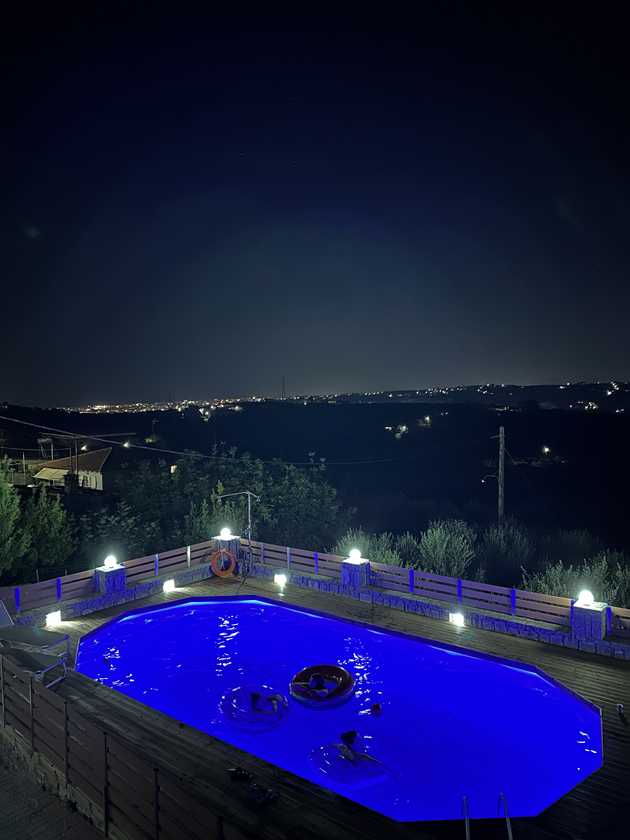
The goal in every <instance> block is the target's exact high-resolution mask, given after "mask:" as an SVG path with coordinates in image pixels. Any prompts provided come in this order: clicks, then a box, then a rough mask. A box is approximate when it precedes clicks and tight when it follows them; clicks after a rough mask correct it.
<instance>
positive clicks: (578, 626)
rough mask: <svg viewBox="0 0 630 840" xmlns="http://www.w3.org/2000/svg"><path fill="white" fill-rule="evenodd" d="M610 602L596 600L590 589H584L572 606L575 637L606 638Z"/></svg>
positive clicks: (590, 639) (588, 639) (595, 639)
mask: <svg viewBox="0 0 630 840" xmlns="http://www.w3.org/2000/svg"><path fill="white" fill-rule="evenodd" d="M607 612H608V604H605V603H603V602H600V601H596V600H595V596H594V595H593V593H592V592H591V591H590V589H582V591H581V592H580V594H579V595H578V598H577V601H574V602H573V606H572V608H571V633H572V635H573V637H574V638H575V639H580V640H585V641H589V642H590V641H593V642H599V641H601V640H602V639H605V638H606V633H607V620H606V616H607Z"/></svg>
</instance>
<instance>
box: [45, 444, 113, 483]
mask: <svg viewBox="0 0 630 840" xmlns="http://www.w3.org/2000/svg"><path fill="white" fill-rule="evenodd" d="M111 452H112V448H111V446H109V447H107V448H105V449H95V450H94V451H93V452H80V453H79V457H78V469H79V470H80V471H81V472H99V473H100V472H101V470H102V469H103V465H104V464H105V461H107V459H108V458H109V456H110V455H111ZM41 468H42V469H43V470H44V469H46V470H62V471H63V472H70V470H71V469H72V470H74V469H76V468H77V459H76V458H74V457H73V458H72V459H70V458H56V459H55V460H54V461H46V463H44V464H42V465H41ZM36 478H37V476H36Z"/></svg>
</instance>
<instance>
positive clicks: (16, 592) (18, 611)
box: [13, 586, 21, 615]
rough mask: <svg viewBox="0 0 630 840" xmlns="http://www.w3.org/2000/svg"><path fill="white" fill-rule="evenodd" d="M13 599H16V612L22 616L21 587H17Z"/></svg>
mask: <svg viewBox="0 0 630 840" xmlns="http://www.w3.org/2000/svg"><path fill="white" fill-rule="evenodd" d="M13 597H14V599H15V611H16V613H17V614H18V615H19V614H20V600H21V591H20V587H19V586H16V587H15V589H14V590H13Z"/></svg>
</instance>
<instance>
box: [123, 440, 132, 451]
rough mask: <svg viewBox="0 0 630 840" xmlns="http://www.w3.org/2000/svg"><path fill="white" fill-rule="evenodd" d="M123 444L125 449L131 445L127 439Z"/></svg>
mask: <svg viewBox="0 0 630 840" xmlns="http://www.w3.org/2000/svg"><path fill="white" fill-rule="evenodd" d="M123 446H124V447H125V449H129V447H130V446H131V443H129V441H128V440H126V441H125V442H124V443H123Z"/></svg>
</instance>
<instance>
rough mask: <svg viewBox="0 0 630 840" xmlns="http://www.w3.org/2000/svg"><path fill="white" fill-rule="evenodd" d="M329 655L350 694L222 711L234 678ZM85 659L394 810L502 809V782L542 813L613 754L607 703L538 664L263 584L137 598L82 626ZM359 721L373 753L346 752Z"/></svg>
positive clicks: (281, 671)
mask: <svg viewBox="0 0 630 840" xmlns="http://www.w3.org/2000/svg"><path fill="white" fill-rule="evenodd" d="M323 662H330V663H338V664H340V665H343V666H344V667H345V668H347V669H348V670H349V671H350V672H351V673H352V674H353V676H354V678H355V680H356V690H355V692H354V695H353V696H352V697H351V698H350V699H349V700H348V701H347V702H346V703H345V704H343V705H341V706H337V707H335V708H331V709H325V710H323V709H322V710H320V709H316V710H313V709H310V708H307V707H305V706H303V705H301V704H300V703H298V702H296V701H295V700H293V699H290V700H289V709H288V712H287V714H286V715H285V716H284V717H283V718H282V719H281V720H280V721H279V722H277V723H275V722H274V721H272V722H271V723H270V725H269V728H263V730H262V731H252V730H251V728H249V729H248V728H247V727H245V728H243V727H242V725H241V724H240V723H239V722H234V721H233V720H231V719H230V718H228V717H226V715H225V714H224V711H223V709H224V708H225V703H223V705H222V698H223V697H225V696H226V695H227V694H229V693H230V692H231V691H232V690H233V689H235V688H238V687H239V686H248V687H249V686H256V685H259V684H260V685H267V686H270V687H271V688H273V689H275V690H278V691H280V692H282V693H284V694H288V683H289V680H290V679H291V677H292V676H293V675H294V674H295V673H296V672H297V671H299V670H300V669H301V668H303V667H304V666H306V665H311V664H316V663H323ZM77 670H79V671H81V672H83V673H84V674H86V675H87V676H89V677H92V678H94V679H96V680H99V681H100V682H101V683H103V685H106V686H110V687H111V688H114V689H116V690H117V691H120V692H122V693H124V694H127V695H129V696H130V697H133V698H135V699H136V700H139V701H140V702H142V703H146V704H147V705H149V706H152V707H153V708H155V709H159V710H160V711H162V712H165V713H167V714H169V715H172V716H173V717H174V718H177V719H178V720H180V721H183V722H184V723H186V724H189V725H190V726H195V727H197V728H198V729H201V730H203V731H205V732H208V733H209V734H211V735H213V736H216V737H218V738H221V739H223V740H225V741H227V742H229V743H231V744H234V745H235V746H237V747H240V748H241V749H243V750H246V751H248V752H250V753H253V754H254V755H257V756H259V757H260V758H263V759H265V760H267V761H269V762H271V763H273V764H276V765H278V766H279V767H282V768H284V769H286V770H289V771H291V772H293V773H295V774H297V775H299V776H302V777H303V778H306V779H309V780H310V781H312V782H315V783H316V784H319V785H323V786H324V787H327V788H329V789H331V790H334V791H336V792H337V793H339V794H341V795H343V796H345V797H347V798H349V799H352V800H354V801H356V802H359V803H361V804H362V805H365V806H366V807H368V808H372V809H373V810H375V811H380V812H381V813H383V814H386V815H387V816H389V817H392V818H393V819H395V820H443V819H459V818H460V817H461V808H462V797H463V796H464V795H465V796H467V797H468V802H469V808H470V814H471V817H473V818H481V817H496V816H497V803H498V798H499V793H500V792H504V793H505V795H506V798H507V802H508V806H509V810H510V813H511V814H512V815H513V816H528V815H534V814H537V813H539V812H540V811H541V810H542V809H543V808H545V807H546V806H547V805H549V804H551V803H552V802H554V801H555V800H556V799H558V798H559V797H560V796H562V795H563V794H564V793H566V792H567V791H568V790H570V789H571V788H572V787H573V786H574V785H576V784H578V783H579V782H580V781H582V780H583V779H584V778H586V776H588V775H589V774H590V773H592V772H594V771H595V770H597V769H598V768H599V767H600V766H601V764H602V741H601V721H600V712H599V710H598V709H597V708H596V707H595V706H592V705H590V704H588V703H586V702H585V701H584V700H581V699H580V698H579V697H577V696H576V695H575V694H573V693H571V692H570V691H568V690H567V689H565V688H563V687H562V686H561V685H559V684H558V683H556V682H554V681H553V680H551V679H550V678H548V677H547V676H546V675H544V674H543V673H542V672H540V671H538V670H536V669H535V668H531V667H529V666H523V665H520V664H518V663H516V662H510V661H509V660H501V659H497V658H491V657H486V656H483V655H481V654H477V653H473V652H471V651H465V650H462V649H458V648H450V647H448V646H443V645H439V644H434V643H431V642H427V641H423V640H419V639H415V638H412V637H409V636H403V635H399V634H394V633H389V632H387V631H382V630H380V629H378V628H375V627H369V626H365V625H359V624H355V623H353V622H348V621H343V620H340V619H336V618H332V617H328V616H322V615H318V614H314V613H311V612H305V611H302V610H298V609H294V608H292V607H288V606H281V605H277V604H274V603H272V602H266V601H264V600H258V599H256V600H254V599H251V598H224V599H217V598H212V599H209V600H189V601H183V602H178V603H176V604H173V605H170V606H165V607H159V608H156V609H147V610H142V611H136V612H134V613H129V614H128V615H126V616H123V617H122V618H120V619H117V620H115V621H113V622H111V623H109V624H106V625H103V626H102V627H101V628H100V629H98V630H97V631H95V632H93V633H91V634H89V635H88V636H86V637H85V638H84V639H83V640H82V641H81V644H80V646H79V652H78V656H77ZM377 702H378V703H380V704H381V705H382V713H381V714H380V715H373V714H371V713H370V707H371V706H372V704H374V703H377ZM347 730H356V731H357V732H358V733H359V736H360V737H359V746H360V749H361V750H362V751H365V752H366V753H367V754H369V755H371V756H372V757H373V758H374V759H376V761H364V760H361V761H359V762H358V763H357V764H356V765H354V764H352V763H351V762H349V761H348V760H346V759H343V758H342V757H340V756H339V753H338V750H337V749H336V748H335V747H334V746H331V745H334V744H335V743H339V735H340V733H342V732H344V731H347Z"/></svg>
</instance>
